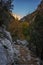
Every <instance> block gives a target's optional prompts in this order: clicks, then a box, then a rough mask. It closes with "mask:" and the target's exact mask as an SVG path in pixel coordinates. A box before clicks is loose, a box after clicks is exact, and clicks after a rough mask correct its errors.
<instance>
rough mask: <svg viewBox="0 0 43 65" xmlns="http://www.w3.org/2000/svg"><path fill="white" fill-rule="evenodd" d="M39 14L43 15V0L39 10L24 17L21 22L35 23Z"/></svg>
mask: <svg viewBox="0 0 43 65" xmlns="http://www.w3.org/2000/svg"><path fill="white" fill-rule="evenodd" d="M38 12H39V13H40V14H43V0H42V1H41V3H40V4H39V5H38V7H37V9H36V10H35V11H34V12H33V13H31V14H28V15H26V16H25V17H23V18H22V19H21V21H27V22H29V23H31V22H32V21H34V19H35V17H36V15H37V13H38Z"/></svg>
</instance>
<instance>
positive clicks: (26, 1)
mask: <svg viewBox="0 0 43 65" xmlns="http://www.w3.org/2000/svg"><path fill="white" fill-rule="evenodd" d="M40 1H41V0H14V2H13V4H14V8H13V13H15V14H18V15H20V16H25V15H27V14H30V13H32V12H33V11H35V9H36V8H37V6H38V4H39V3H40Z"/></svg>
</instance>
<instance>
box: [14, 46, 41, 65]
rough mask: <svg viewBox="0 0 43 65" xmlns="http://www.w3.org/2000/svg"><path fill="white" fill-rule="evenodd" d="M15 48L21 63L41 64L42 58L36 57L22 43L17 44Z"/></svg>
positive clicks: (20, 64)
mask: <svg viewBox="0 0 43 65" xmlns="http://www.w3.org/2000/svg"><path fill="white" fill-rule="evenodd" d="M14 49H16V51H15V53H16V52H18V53H17V55H18V62H17V64H19V65H40V59H39V58H37V57H35V55H33V54H32V52H31V51H30V50H28V48H27V47H24V46H22V45H15V47H14Z"/></svg>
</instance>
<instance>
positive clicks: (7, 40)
mask: <svg viewBox="0 0 43 65" xmlns="http://www.w3.org/2000/svg"><path fill="white" fill-rule="evenodd" d="M19 41H20V40H19ZM24 42H26V43H27V41H26V40H24V41H21V43H22V44H14V43H12V38H11V36H10V33H9V32H7V31H6V30H5V29H3V28H0V65H40V59H39V58H37V57H33V56H34V55H33V54H32V53H31V51H30V50H29V49H28V48H27V47H26V43H24ZM19 43H20V42H19ZM24 45H25V46H24Z"/></svg>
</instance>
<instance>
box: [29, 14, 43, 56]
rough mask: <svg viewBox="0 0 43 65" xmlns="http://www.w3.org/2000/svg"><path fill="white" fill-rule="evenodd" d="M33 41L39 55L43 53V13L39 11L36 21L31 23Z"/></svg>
mask: <svg viewBox="0 0 43 65" xmlns="http://www.w3.org/2000/svg"><path fill="white" fill-rule="evenodd" d="M30 37H31V40H30V41H31V43H33V44H34V45H35V46H36V48H37V50H38V51H36V52H37V53H38V52H39V53H38V54H37V55H38V56H40V55H41V52H42V49H43V15H40V14H39V13H37V15H36V18H35V20H34V22H33V23H32V25H31V33H30Z"/></svg>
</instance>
